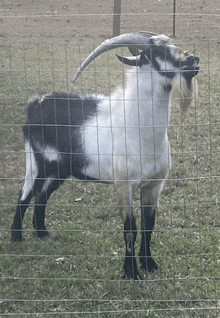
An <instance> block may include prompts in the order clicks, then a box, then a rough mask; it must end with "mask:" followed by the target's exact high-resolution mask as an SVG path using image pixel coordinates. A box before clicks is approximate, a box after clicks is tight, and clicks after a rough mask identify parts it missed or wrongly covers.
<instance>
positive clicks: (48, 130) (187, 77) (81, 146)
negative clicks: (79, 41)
mask: <svg viewBox="0 0 220 318" xmlns="http://www.w3.org/2000/svg"><path fill="white" fill-rule="evenodd" d="M117 47H129V48H130V51H131V52H133V53H134V52H136V53H134V54H135V55H134V56H131V57H120V56H118V59H119V60H120V61H121V62H122V63H124V64H127V65H130V66H132V68H131V69H129V70H128V71H127V83H126V86H125V88H116V90H115V92H113V93H112V94H111V95H110V96H108V97H107V96H102V95H98V96H95V95H90V96H80V95H76V94H71V93H53V94H51V95H45V96H44V97H42V98H41V97H35V98H32V100H30V101H29V102H28V104H27V123H26V125H25V126H24V127H23V133H24V139H25V151H26V176H25V183H24V186H23V188H22V190H21V193H20V196H19V199H18V204H17V209H16V213H15V216H14V221H13V224H12V227H11V230H12V240H13V241H22V221H23V217H24V213H25V211H26V209H27V207H28V205H29V203H30V200H31V198H32V197H33V196H34V197H35V206H34V214H33V226H34V228H35V229H36V235H37V236H38V237H44V236H48V231H47V230H46V227H45V208H46V204H47V200H48V199H49V197H50V195H51V193H52V192H53V191H55V190H56V189H57V188H58V187H59V186H60V185H61V184H62V183H63V182H64V181H65V179H66V178H68V177H70V176H73V177H75V178H77V179H79V180H84V181H100V182H110V183H113V184H114V187H115V193H116V198H117V201H118V206H119V210H120V215H121V218H122V221H123V223H124V240H125V246H126V254H125V261H124V278H127V279H131V280H140V279H142V277H141V275H140V273H139V270H138V267H137V261H136V258H135V248H134V246H135V241H136V235H137V228H136V222H135V217H134V215H133V198H134V194H135V192H136V191H137V189H138V188H140V192H141V196H140V200H141V217H142V221H141V224H142V225H141V228H142V237H141V246H140V253H139V259H140V263H141V267H142V268H143V269H145V270H148V271H149V272H152V271H155V270H156V269H157V268H158V266H157V264H156V262H155V261H154V260H153V258H152V257H151V250H150V240H151V235H152V231H153V228H154V223H155V214H156V210H157V206H158V198H159V195H160V192H161V190H162V188H163V185H164V181H165V179H166V176H167V173H168V171H169V169H170V166H171V159H170V146H169V141H168V135H167V132H168V124H169V117H170V102H171V97H172V94H173V92H174V91H177V90H178V91H180V105H182V109H183V112H185V111H186V109H187V108H188V106H189V105H190V103H191V100H192V96H193V81H192V78H193V77H194V76H196V75H197V74H198V72H199V66H198V63H199V58H198V57H196V56H194V55H190V54H188V53H187V52H184V51H182V50H180V49H179V48H178V47H176V46H175V45H173V44H172V43H171V41H170V39H169V38H168V37H166V36H165V35H154V34H151V33H144V32H137V33H128V34H123V35H120V36H117V37H114V38H112V39H108V40H106V41H104V42H103V43H102V44H101V45H99V46H98V47H97V48H96V49H95V50H94V51H93V52H92V53H91V54H90V55H89V56H88V58H87V59H86V60H85V61H84V63H83V64H82V66H81V67H80V68H79V70H78V72H77V74H76V76H75V78H74V80H76V79H77V77H78V76H79V75H80V73H81V72H82V70H83V69H84V68H85V67H86V66H87V65H88V64H89V63H90V62H91V61H92V60H94V59H95V58H96V57H97V56H98V55H100V54H101V53H103V52H105V51H108V50H111V49H113V48H117Z"/></svg>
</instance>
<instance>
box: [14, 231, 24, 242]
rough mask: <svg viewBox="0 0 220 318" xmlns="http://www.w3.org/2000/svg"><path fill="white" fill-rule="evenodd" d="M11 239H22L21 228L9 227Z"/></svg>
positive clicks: (20, 240) (19, 240) (17, 240)
mask: <svg viewBox="0 0 220 318" xmlns="http://www.w3.org/2000/svg"><path fill="white" fill-rule="evenodd" d="M11 241H12V242H22V241H24V239H23V238H22V232H21V230H15V229H11Z"/></svg>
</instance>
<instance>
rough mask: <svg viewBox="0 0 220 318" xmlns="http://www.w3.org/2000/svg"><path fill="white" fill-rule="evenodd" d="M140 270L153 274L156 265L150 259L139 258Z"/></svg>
mask: <svg viewBox="0 0 220 318" xmlns="http://www.w3.org/2000/svg"><path fill="white" fill-rule="evenodd" d="M140 262H141V268H143V269H145V270H146V271H148V272H149V273H153V272H155V271H156V270H157V269H158V266H157V264H156V263H155V261H154V260H153V258H152V257H140Z"/></svg>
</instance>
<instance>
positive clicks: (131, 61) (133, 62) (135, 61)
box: [116, 54, 149, 67]
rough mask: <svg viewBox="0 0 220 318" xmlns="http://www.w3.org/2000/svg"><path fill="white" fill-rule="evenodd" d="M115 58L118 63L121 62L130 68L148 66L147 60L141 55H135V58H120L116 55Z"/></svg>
mask: <svg viewBox="0 0 220 318" xmlns="http://www.w3.org/2000/svg"><path fill="white" fill-rule="evenodd" d="M116 56H117V58H118V59H119V61H121V62H122V63H124V64H127V65H130V66H140V67H141V66H142V65H144V64H145V65H147V64H149V60H148V58H147V57H146V56H145V55H143V54H141V55H137V56H131V57H122V56H119V55H117V54H116Z"/></svg>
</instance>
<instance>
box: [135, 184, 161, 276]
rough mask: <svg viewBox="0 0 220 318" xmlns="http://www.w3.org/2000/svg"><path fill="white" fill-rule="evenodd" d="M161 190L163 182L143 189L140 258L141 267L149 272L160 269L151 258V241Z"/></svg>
mask: <svg viewBox="0 0 220 318" xmlns="http://www.w3.org/2000/svg"><path fill="white" fill-rule="evenodd" d="M161 189H162V183H161V182H158V183H157V184H155V185H152V184H150V185H149V186H147V187H144V188H142V189H141V227H142V235H141V247H140V253H139V257H140V262H141V267H142V268H143V269H145V270H147V271H149V272H154V271H155V270H157V269H158V266H157V264H156V263H155V261H154V260H153V258H152V257H151V250H150V240H151V235H152V232H153V229H154V223H155V215H156V211H157V202H158V197H159V194H160V191H161Z"/></svg>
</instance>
